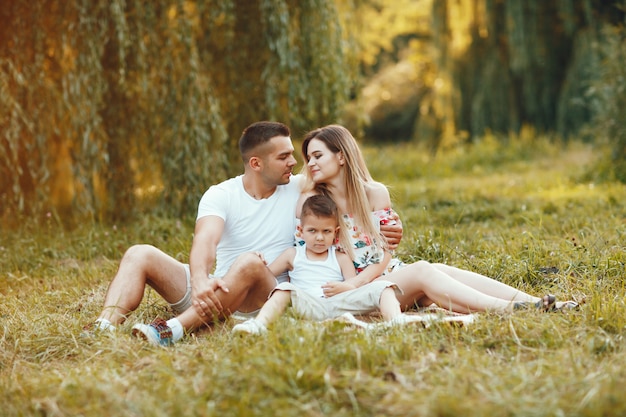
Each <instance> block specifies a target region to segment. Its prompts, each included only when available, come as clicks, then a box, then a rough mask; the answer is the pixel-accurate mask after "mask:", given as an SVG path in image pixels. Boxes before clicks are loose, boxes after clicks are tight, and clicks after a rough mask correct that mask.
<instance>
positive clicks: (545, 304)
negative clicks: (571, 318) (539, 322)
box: [513, 294, 578, 312]
mask: <svg viewBox="0 0 626 417" xmlns="http://www.w3.org/2000/svg"><path fill="white" fill-rule="evenodd" d="M531 307H534V308H536V309H537V310H540V311H545V312H555V311H563V310H574V309H576V308H578V303H577V302H575V301H565V302H564V303H563V304H561V305H560V306H559V307H557V306H556V297H555V296H554V295H552V294H546V295H544V296H543V297H542V298H541V300H539V301H537V302H536V303H531V302H528V301H519V302H516V303H514V304H513V310H528V309H529V308H531Z"/></svg>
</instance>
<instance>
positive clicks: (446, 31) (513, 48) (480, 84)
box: [433, 0, 623, 137]
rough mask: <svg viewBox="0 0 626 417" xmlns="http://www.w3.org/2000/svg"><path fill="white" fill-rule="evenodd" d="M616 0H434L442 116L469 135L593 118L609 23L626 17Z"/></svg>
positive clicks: (563, 127) (561, 128)
mask: <svg viewBox="0 0 626 417" xmlns="http://www.w3.org/2000/svg"><path fill="white" fill-rule="evenodd" d="M618 3H620V2H616V1H609V2H607V1H600V0H582V1H576V0H562V1H558V2H551V1H542V0H460V1H456V0H455V1H449V0H442V1H437V2H433V21H434V32H435V39H436V40H437V46H438V49H439V50H440V52H441V53H440V56H439V64H440V68H441V69H442V74H444V76H445V77H446V78H447V80H448V82H449V84H450V86H451V88H450V90H449V91H450V92H451V94H449V95H448V96H447V100H448V102H449V103H450V105H449V106H447V107H446V109H447V111H446V112H445V114H440V115H439V117H441V118H443V119H446V123H451V124H453V125H454V129H455V130H456V131H467V132H469V134H470V136H472V137H475V136H480V135H482V134H484V133H485V132H486V131H487V130H489V131H492V132H502V133H508V132H516V131H519V130H520V128H521V127H522V126H523V125H531V126H533V127H534V128H536V129H537V130H539V131H558V132H560V133H562V134H563V135H564V136H567V135H568V134H570V133H572V132H576V131H577V130H578V129H579V128H580V127H581V126H582V125H583V124H584V123H586V122H588V121H589V120H590V117H591V112H590V106H589V104H588V103H589V100H588V98H587V96H586V92H587V91H588V88H589V85H590V83H591V81H592V80H593V78H594V74H591V73H590V71H589V69H590V68H594V67H595V64H596V60H597V54H595V53H594V51H593V48H592V45H593V43H594V42H596V41H599V40H600V39H601V36H600V30H599V28H600V26H601V25H602V24H603V23H611V22H619V21H623V11H620V9H619V8H618V7H616V5H617V4H618Z"/></svg>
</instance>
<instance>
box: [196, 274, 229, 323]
mask: <svg viewBox="0 0 626 417" xmlns="http://www.w3.org/2000/svg"><path fill="white" fill-rule="evenodd" d="M193 282H194V284H195V285H193V286H192V290H191V300H192V302H191V304H192V305H193V308H195V309H196V312H197V313H198V315H200V317H207V316H209V317H213V318H215V317H218V316H219V315H220V314H221V313H222V310H223V307H222V303H221V302H220V300H219V298H217V294H215V291H217V289H218V288H219V289H221V290H222V291H224V292H228V287H227V286H226V283H225V282H224V281H223V280H221V279H217V278H204V279H202V278H200V279H195V280H193Z"/></svg>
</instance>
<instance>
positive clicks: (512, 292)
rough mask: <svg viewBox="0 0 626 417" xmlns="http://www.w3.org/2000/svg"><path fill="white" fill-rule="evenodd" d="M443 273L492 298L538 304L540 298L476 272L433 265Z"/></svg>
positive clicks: (443, 265)
mask: <svg viewBox="0 0 626 417" xmlns="http://www.w3.org/2000/svg"><path fill="white" fill-rule="evenodd" d="M431 265H433V266H434V267H435V268H437V269H438V270H440V271H441V272H443V273H445V274H446V275H449V276H450V277H452V278H454V279H456V280H457V281H459V282H461V283H463V284H465V285H467V286H469V287H472V288H474V289H475V290H478V291H480V292H482V293H483V294H487V295H490V296H492V297H496V298H501V299H503V300H509V301H526V302H532V303H536V302H538V301H539V300H540V298H539V297H534V296H532V295H530V294H527V293H525V292H523V291H520V290H518V289H516V288H513V287H511V286H509V285H506V284H505V283H503V282H500V281H496V280H495V279H492V278H489V277H486V276H484V275H480V274H477V273H475V272H471V271H466V270H463V269H459V268H455V267H453V266H448V265H445V264H431Z"/></svg>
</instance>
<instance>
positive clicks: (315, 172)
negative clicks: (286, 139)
mask: <svg viewBox="0 0 626 417" xmlns="http://www.w3.org/2000/svg"><path fill="white" fill-rule="evenodd" d="M307 158H308V160H309V162H308V163H307V167H308V169H309V174H310V175H311V179H313V181H314V182H316V183H327V182H329V181H331V180H332V179H334V178H337V177H338V176H339V173H340V172H341V167H342V166H343V163H344V162H343V157H342V155H341V152H338V153H334V152H333V151H331V150H330V149H328V146H326V143H324V142H322V141H321V140H319V139H312V140H311V141H310V142H309V146H308V147H307Z"/></svg>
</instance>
